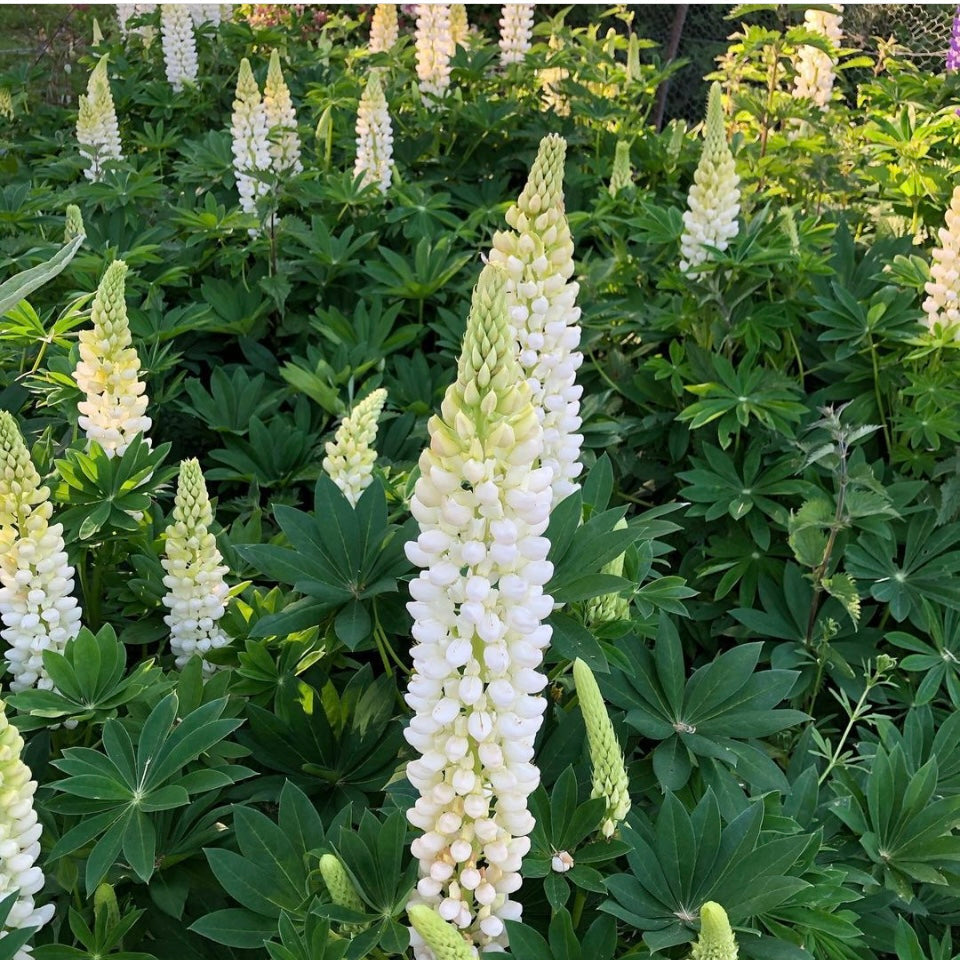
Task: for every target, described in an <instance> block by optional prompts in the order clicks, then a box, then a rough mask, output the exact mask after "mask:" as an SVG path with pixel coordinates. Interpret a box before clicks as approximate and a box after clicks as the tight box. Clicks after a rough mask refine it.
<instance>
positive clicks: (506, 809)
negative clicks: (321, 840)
mask: <svg viewBox="0 0 960 960" xmlns="http://www.w3.org/2000/svg"><path fill="white" fill-rule="evenodd" d="M507 310H508V304H507V291H506V276H505V275H504V273H503V271H502V270H501V269H499V268H498V267H496V266H494V265H492V264H491V265H488V266H487V267H486V268H485V269H484V270H483V272H482V273H481V275H480V280H479V282H478V284H477V287H476V289H475V290H474V294H473V302H472V306H471V310H470V316H469V319H468V321H467V330H466V334H465V336H464V340H463V349H462V352H461V355H460V360H459V364H458V368H457V380H456V382H455V383H454V384H453V385H451V386H450V387H449V388H448V389H447V392H446V395H445V396H444V399H443V403H442V405H441V412H440V415H439V416H434V417H432V418H431V420H430V422H429V424H428V432H429V434H430V445H429V447H428V448H427V449H426V450H424V452H423V454H422V455H421V457H420V477H419V479H418V480H417V483H416V487H415V490H414V495H413V498H412V500H411V511H412V513H413V516H414V517H415V518H416V519H417V521H418V522H419V525H420V534H419V536H418V537H417V539H416V540H415V541H411V542H410V543H408V544H407V556H408V558H409V559H410V561H411V562H412V563H414V564H415V565H416V566H418V567H420V568H421V572H420V574H419V576H418V577H417V578H416V579H415V580H414V581H413V582H412V583H411V584H410V595H411V597H412V598H413V600H412V602H411V603H409V604H408V610H409V611H410V614H411V616H412V617H413V629H412V632H413V637H414V639H415V641H416V642H415V645H414V647H413V650H412V657H413V675H412V677H411V679H410V683H409V686H408V689H407V693H406V701H407V703H408V705H409V706H410V708H411V709H412V710H413V711H414V717H413V719H412V720H411V721H410V725H409V727H408V728H407V730H406V731H405V736H406V738H407V740H408V741H409V742H410V744H411V745H412V746H413V747H414V749H415V750H416V751H417V753H418V754H419V755H420V756H419V757H418V758H417V759H415V760H412V761H411V762H410V763H409V764H408V765H407V777H408V779H409V780H410V782H411V783H412V784H413V786H414V787H415V788H416V789H417V791H418V792H419V794H420V796H419V798H418V799H417V802H416V804H415V805H414V806H413V808H412V809H410V810H409V811H408V814H407V816H408V819H409V820H410V822H411V823H412V824H413V825H414V826H416V827H418V828H420V829H421V830H423V831H424V833H423V834H422V836H419V837H417V839H416V840H414V842H413V845H412V851H413V855H414V856H415V857H417V858H418V859H419V861H420V880H419V882H418V883H417V888H416V895H415V898H414V901H413V902H414V903H425V904H426V905H428V906H430V907H433V908H436V910H437V912H438V913H439V916H440V917H441V918H442V919H443V920H446V921H449V922H451V923H453V924H455V925H456V927H457V928H458V929H459V930H460V931H461V932H462V933H463V935H464V936H465V937H466V938H467V939H468V940H469V941H470V942H471V943H472V944H474V945H476V946H477V947H488V946H491V945H493V946H494V947H496V946H499V945H503V943H504V942H505V937H504V933H505V929H504V921H505V920H517V919H519V917H520V913H521V906H520V904H519V903H518V902H516V901H514V900H511V899H510V894H511V893H513V892H515V891H516V890H517V889H518V888H519V887H520V885H521V878H520V866H521V860H522V858H523V857H524V855H525V854H526V853H527V852H528V850H529V849H530V840H529V837H528V834H529V833H530V831H531V830H532V828H533V817H532V816H531V814H530V812H529V811H528V809H527V798H528V796H529V795H530V793H531V792H532V791H533V790H534V789H535V788H536V786H537V783H538V782H539V777H540V774H539V771H538V769H537V767H536V765H535V764H534V762H533V760H534V738H535V737H536V734H537V731H538V730H539V728H540V724H541V721H542V715H543V712H544V710H545V709H546V700H545V699H544V698H543V697H542V696H541V695H540V694H541V691H542V690H543V688H544V686H545V685H546V682H547V679H546V677H545V676H544V675H543V674H542V673H541V672H540V671H539V670H538V667H539V666H540V663H541V660H542V658H543V652H544V650H545V649H546V647H547V646H548V645H549V642H550V628H549V627H548V626H546V625H545V624H544V623H543V621H544V619H545V618H546V617H547V616H548V615H549V614H550V612H551V610H552V609H553V600H552V598H551V597H549V596H547V595H546V594H544V592H543V585H544V584H545V583H546V582H547V581H548V580H549V579H550V577H551V575H552V573H553V565H552V564H551V563H550V562H549V561H548V560H547V559H546V557H547V551H548V549H549V543H548V541H547V540H546V539H545V537H544V536H543V533H544V531H545V530H546V527H547V522H548V518H549V512H550V479H551V470H550V468H549V467H544V466H542V465H541V464H540V457H541V454H542V452H543V431H542V429H541V427H540V425H539V422H538V420H537V414H536V410H535V409H534V406H533V403H532V401H531V392H530V387H529V384H527V383H526V381H525V380H524V378H523V374H522V371H521V370H520V367H519V364H518V363H517V359H516V348H515V344H514V342H513V334H512V332H511V329H510V326H509V323H508V319H507ZM430 956H431V954H430V953H429V952H427V951H426V950H425V949H423V948H420V949H418V950H417V957H418V958H419V960H429V958H430Z"/></svg>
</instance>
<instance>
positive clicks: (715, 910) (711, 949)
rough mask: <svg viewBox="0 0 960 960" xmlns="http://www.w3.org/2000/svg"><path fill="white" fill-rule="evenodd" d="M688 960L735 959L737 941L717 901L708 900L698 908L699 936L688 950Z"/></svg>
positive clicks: (725, 914) (725, 913)
mask: <svg viewBox="0 0 960 960" xmlns="http://www.w3.org/2000/svg"><path fill="white" fill-rule="evenodd" d="M690 960H737V941H736V938H735V937H734V935H733V930H731V929H730V921H729V920H728V919H727V912H726V910H724V909H723V907H721V906H720V904H719V903H714V902H713V901H712V900H708V901H707V902H706V903H704V905H703V906H702V907H701V908H700V936H699V937H698V938H697V942H696V943H695V944H694V945H693V947H692V949H691V950H690Z"/></svg>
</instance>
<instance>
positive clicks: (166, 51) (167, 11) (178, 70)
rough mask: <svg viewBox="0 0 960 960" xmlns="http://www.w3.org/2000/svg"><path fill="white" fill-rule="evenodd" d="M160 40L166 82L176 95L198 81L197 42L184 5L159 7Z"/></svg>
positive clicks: (191, 20) (188, 9) (188, 13)
mask: <svg viewBox="0 0 960 960" xmlns="http://www.w3.org/2000/svg"><path fill="white" fill-rule="evenodd" d="M160 38H161V41H162V43H163V65H164V69H165V70H166V74H167V82H168V83H169V84H170V86H171V87H173V89H174V91H175V92H176V93H179V92H180V91H181V90H183V88H184V86H186V85H188V84H193V83H195V82H196V79H197V69H198V62H197V40H196V37H195V36H194V30H193V18H192V17H191V16H190V8H189V7H188V6H187V5H186V4H184V3H164V4H161V5H160Z"/></svg>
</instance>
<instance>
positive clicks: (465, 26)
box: [450, 3, 470, 48]
mask: <svg viewBox="0 0 960 960" xmlns="http://www.w3.org/2000/svg"><path fill="white" fill-rule="evenodd" d="M469 33H470V21H469V20H468V19H467V7H466V4H463V3H451V4H450V40H451V42H452V43H453V46H454V48H456V47H463V46H466V43H467V35H468V34H469Z"/></svg>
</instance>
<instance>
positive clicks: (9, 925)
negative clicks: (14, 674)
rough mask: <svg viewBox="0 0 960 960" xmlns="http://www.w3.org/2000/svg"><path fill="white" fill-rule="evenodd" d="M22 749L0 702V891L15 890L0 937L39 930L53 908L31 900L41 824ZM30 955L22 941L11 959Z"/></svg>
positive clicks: (39, 882)
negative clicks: (11, 933) (23, 929)
mask: <svg viewBox="0 0 960 960" xmlns="http://www.w3.org/2000/svg"><path fill="white" fill-rule="evenodd" d="M22 754H23V738H22V737H21V736H20V734H19V732H18V731H17V728H16V727H15V726H13V725H12V724H11V723H10V721H9V720H8V719H7V710H6V704H4V703H3V701H0V837H2V838H3V839H2V840H0V896H2V897H6V896H9V895H10V894H11V893H13V892H15V891H16V892H17V893H18V894H19V896H18V897H17V901H16V903H14V905H13V908H12V909H11V911H10V913H9V914H8V916H7V920H6V923H5V924H4V927H5V930H3V931H2V932H0V937H2V936H5V935H6V933H7V931H9V930H19V929H22V928H24V927H34V928H37V929H39V928H40V927H42V926H44V925H45V924H47V923H49V922H50V920H51V919H52V918H53V913H54V910H55V908H56V905H55V904H52V903H48V904H46V905H45V906H42V907H38V906H37V905H36V903H35V902H34V897H35V896H36V895H37V894H38V893H40V891H41V890H42V889H43V885H44V876H43V870H41V869H40V867H38V866H37V865H36V864H37V857H38V856H39V855H40V835H41V834H42V833H43V827H42V826H41V824H40V823H39V821H38V820H37V812H36V810H35V809H34V805H33V796H34V794H35V793H36V791H37V782H36V781H35V780H33V779H32V774H31V773H30V768H29V767H28V766H27V765H26V764H25V763H24V762H23V760H22V759H21V756H22ZM30 956H31V951H30V947H29V946H23V947H21V948H20V949H19V950H18V951H17V953H16V954H15V956H14V960H29V958H30Z"/></svg>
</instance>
